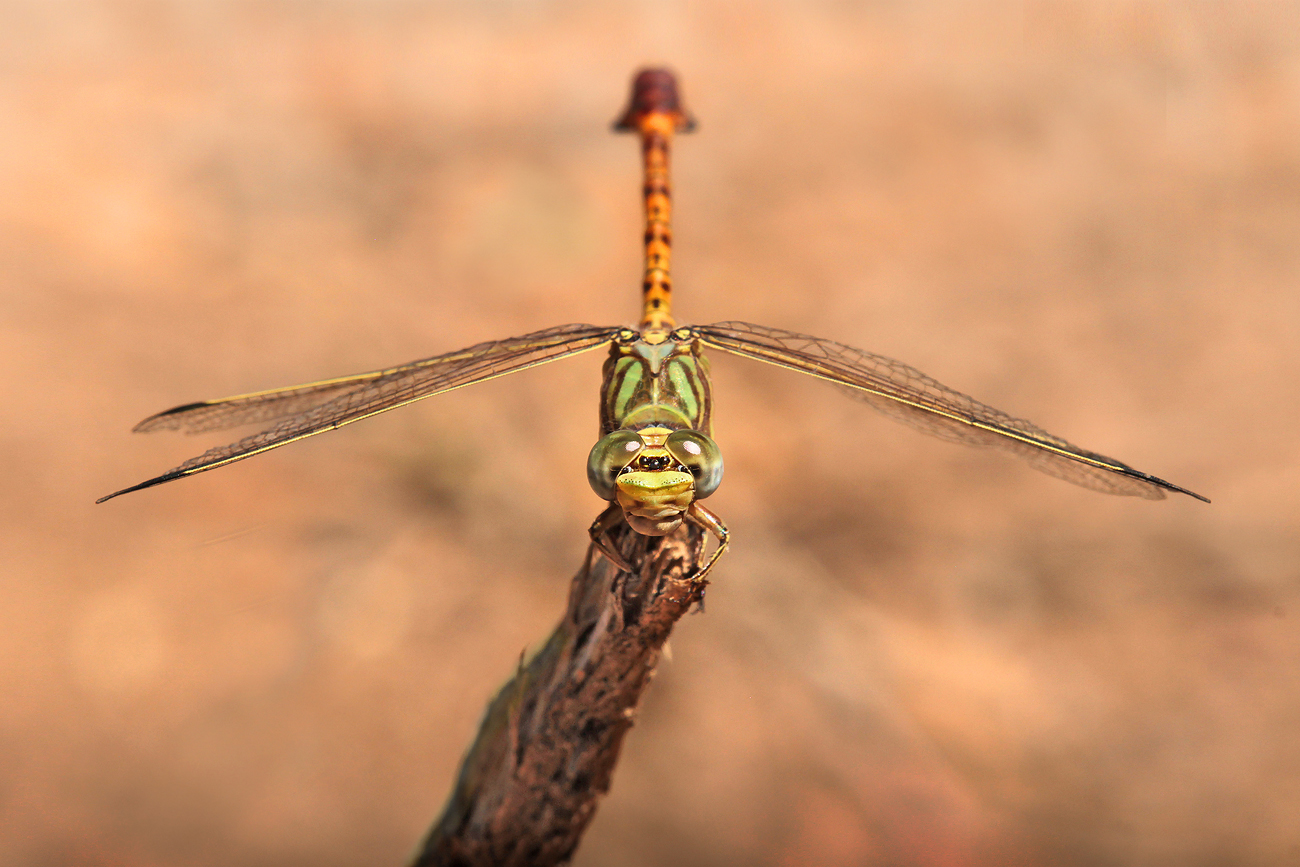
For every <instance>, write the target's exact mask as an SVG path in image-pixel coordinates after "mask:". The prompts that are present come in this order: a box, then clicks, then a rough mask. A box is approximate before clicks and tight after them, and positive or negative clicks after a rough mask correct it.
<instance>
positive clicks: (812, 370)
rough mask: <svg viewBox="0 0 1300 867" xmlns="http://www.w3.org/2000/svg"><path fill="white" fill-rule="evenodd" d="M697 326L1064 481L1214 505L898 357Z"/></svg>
mask: <svg viewBox="0 0 1300 867" xmlns="http://www.w3.org/2000/svg"><path fill="white" fill-rule="evenodd" d="M694 330H695V332H696V334H697V335H698V336H699V340H700V341H701V342H702V343H704V345H706V346H710V347H713V348H716V349H721V350H723V351H724V352H730V353H732V354H733V355H739V356H741V357H743V358H752V359H754V360H755V361H764V362H767V363H768V364H774V365H776V366H778V367H785V368H788V369H790V370H797V371H800V372H802V373H808V374H811V375H813V376H816V377H818V378H820V379H824V380H827V381H829V382H833V383H835V384H837V385H839V386H841V387H843V388H844V389H845V390H846V391H847V392H848V393H849V394H850V396H852V397H854V398H856V399H858V400H862V401H864V402H866V403H868V404H870V405H871V406H873V407H875V408H876V409H877V410H879V411H881V412H883V413H885V414H886V415H888V416H890V417H892V418H895V419H898V420H899V421H902V422H904V423H906V424H909V425H911V426H912V427H914V428H917V429H918V430H921V431H924V432H925V433H928V434H931V435H933V436H937V437H940V438H942V439H946V440H951V441H954V442H961V443H967V444H969V445H981V446H993V447H995V448H999V449H1002V450H1003V451H1009V452H1012V453H1013V454H1016V455H1018V456H1020V457H1021V458H1024V459H1025V460H1027V461H1028V462H1029V463H1030V464H1031V465H1032V466H1033V467H1034V468H1035V469H1037V470H1041V471H1042V472H1044V473H1047V474H1048V475H1052V476H1056V477H1057V478H1059V479H1064V480H1065V481H1067V482H1073V483H1074V484H1076V485H1082V486H1083V487H1085V488H1091V489H1093V490H1095V491H1104V492H1105V493H1108V494H1124V495H1128V496H1135V497H1144V498H1146V499H1149V500H1160V499H1164V496H1165V491H1177V492H1179V493H1182V494H1187V495H1189V496H1192V497H1195V498H1196V499H1198V500H1204V501H1205V502H1207V503H1208V502H1209V500H1206V499H1205V497H1202V496H1201V495H1200V494H1194V493H1192V492H1191V491H1189V490H1186V489H1185V488H1180V487H1178V486H1177V485H1174V484H1171V483H1169V482H1166V481H1165V480H1164V479H1159V478H1156V477H1155V476H1152V475H1148V474H1147V473H1143V472H1140V471H1139V470H1135V469H1133V468H1132V467H1130V466H1128V465H1127V464H1125V463H1122V462H1120V461H1117V460H1115V459H1114V458H1108V457H1106V456H1105V455H1099V454H1097V453H1096V452H1090V451H1088V450H1086V449H1081V448H1079V447H1078V446H1076V445H1073V444H1071V443H1069V442H1066V441H1065V440H1063V439H1061V438H1060V437H1057V436H1053V435H1052V434H1049V433H1048V432H1047V431H1045V430H1043V429H1042V428H1040V427H1038V426H1037V425H1034V424H1031V423H1030V422H1027V421H1025V420H1024V419H1019V418H1013V417H1011V416H1009V415H1007V414H1006V413H1004V412H1002V411H1001V410H997V409H994V408H993V407H991V406H986V405H985V404H982V403H980V402H979V401H977V400H975V399H974V398H972V397H969V396H967V395H965V394H962V393H961V392H959V391H954V390H953V389H951V388H948V387H947V386H946V385H943V384H942V383H940V382H937V381H936V380H934V379H932V378H931V377H929V376H926V375H925V374H924V373H922V372H921V371H919V370H917V369H916V368H914V367H909V366H908V365H906V364H903V363H902V362H901V361H895V360H894V359H892V358H886V357H884V356H883V355H874V354H872V353H870V352H864V351H862V350H861V349H854V348H853V347H851V346H845V345H844V344H842V343H835V342H834V341H831V340H822V339H821V338H819V337H810V336H808V335H806V334H797V333H795V332H793V331H785V330H783V329H780V328H767V327H764V326H762V325H751V324H749V323H747V322H719V323H717V324H714V325H702V326H696V327H695V328H694Z"/></svg>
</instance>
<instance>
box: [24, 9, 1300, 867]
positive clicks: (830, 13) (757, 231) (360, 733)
mask: <svg viewBox="0 0 1300 867" xmlns="http://www.w3.org/2000/svg"><path fill="white" fill-rule="evenodd" d="M1298 12H1300V7H1297V5H1296V4H1294V3H1267V4H1249V3H1231V4H1229V3H1168V4H1163V3H1155V2H1138V3H1119V2H1116V3H1112V2H1100V3H1086V2H1062V3H1050V2H1049V3H1040V2H1026V3H1023V4H1021V3H1004V2H983V3H981V2H974V3H972V2H950V3H901V2H900V3H892V2H881V3H849V2H801V3H788V4H782V3H771V2H751V3H743V4H742V3H726V2H690V3H688V2H670V0H656V2H642V3H627V4H622V3H598V2H549V3H548V2H528V0H517V2H506V0H500V2H447V3H416V2H395V0H394V2H381V0H371V2H362V0H355V2H342V0H340V2H317V3H311V2H270V3H251V2H248V3H235V2H229V3H221V2H147V0H139V2H114V3H86V2H59V3H45V2H36V0H33V2H18V0H7V2H4V3H2V4H0V324H2V325H3V331H2V333H3V338H2V339H0V362H2V363H3V369H4V370H5V371H6V376H5V387H4V396H5V400H4V407H3V411H2V412H0V462H2V463H0V466H2V468H3V469H2V477H3V484H2V485H0V509H2V510H3V525H4V529H3V545H2V546H0V588H2V590H0V696H3V699H2V700H0V862H3V863H5V864H15V865H65V864H86V865H229V864H259V865H298V864H301V865H307V864H311V865H344V864H349V865H350V864H360V863H365V864H376V865H382V864H400V863H402V861H403V859H404V858H405V857H406V856H407V855H408V853H410V852H411V851H412V849H413V847H414V846H415V844H416V842H417V841H418V839H419V838H420V837H421V835H422V834H423V832H424V829H425V828H426V826H427V824H428V823H429V822H430V820H431V819H432V818H433V817H434V815H435V814H436V813H437V811H438V810H439V808H440V806H441V804H442V801H443V799H444V797H445V796H446V793H447V791H448V787H449V784H450V780H451V777H452V775H453V773H454V771H455V768H456V765H457V762H458V760H459V757H460V754H461V751H462V749H463V748H464V746H465V744H466V743H467V742H468V740H469V738H470V736H471V734H472V732H473V730H474V727H475V723H476V720H477V718H478V715H479V713H480V710H481V708H482V706H483V704H484V702H485V701H486V700H487V698H488V697H489V695H490V694H491V693H492V691H493V690H494V689H495V688H496V686H497V685H498V684H499V683H500V682H501V681H502V680H503V679H504V678H505V677H506V675H507V674H508V673H509V672H510V670H511V667H512V666H513V665H514V664H515V662H516V660H517V659H518V657H519V654H520V652H521V651H522V650H523V649H524V648H525V647H526V646H528V645H529V644H530V643H531V642H534V641H536V640H538V639H540V638H541V637H543V636H544V635H545V634H546V633H547V632H548V631H549V629H550V628H551V626H552V624H553V622H554V620H555V618H557V617H558V615H559V613H560V611H561V608H562V603H563V599H564V594H565V591H566V588H567V585H568V581H569V577H570V575H571V574H572V572H573V570H574V569H575V568H576V567H577V566H578V564H579V562H580V560H581V558H582V555H583V552H584V550H585V536H584V532H585V528H586V526H587V523H588V522H589V521H590V520H591V518H592V517H593V516H594V515H595V513H596V512H597V510H598V508H599V503H598V501H597V500H596V499H595V497H594V496H593V495H592V494H591V492H590V491H589V490H588V488H587V486H586V484H585V482H584V479H583V469H582V467H583V461H584V460H585V457H586V453H587V450H588V449H589V448H590V445H591V443H592V441H593V439H594V436H595V391H596V387H597V382H598V369H599V361H600V359H599V358H598V357H597V356H595V355H588V356H584V357H582V358H580V359H576V360H572V361H569V362H566V363H563V364H562V365H557V366H553V367H550V368H545V369H541V370H536V371H532V372H529V373H526V374H522V375H520V376H518V377H515V378H510V379H506V380H502V381H498V382H496V383H493V384H489V385H483V386H479V387H477V388H475V389H472V390H468V391H464V392H460V393H457V394H454V395H449V396H445V397H442V398H438V399H436V400H434V401H430V402H428V403H424V404H420V405H418V406H416V407H411V408H407V409H404V410H402V411H401V412H399V413H395V414H393V415H390V416H385V417H383V418H380V419H375V420H372V421H369V422H367V423H365V424H362V425H357V426H354V427H352V428H348V429H345V430H344V431H340V432H338V433H335V434H331V435H327V436H323V437H319V438H317V439H315V440H312V441H309V442H305V443H301V444H298V445H294V446H293V447H291V448H287V449H285V450H283V451H280V452H277V453H275V454H272V455H267V456H264V457H261V458H258V459H256V460H253V461H249V462H246V463H242V464H239V465H237V466H234V467H230V468H227V469H223V470H221V471H220V472H218V473H212V474H209V475H206V476H202V477H199V478H197V479H190V480H186V481H182V482H179V483H176V484H173V485H168V486H164V487H161V488H157V489H153V490H150V491H146V492H143V493H139V494H135V495H132V496H130V497H127V498H123V499H120V500H116V501H113V502H111V503H109V504H106V505H103V506H95V505H93V504H92V502H93V500H94V499H95V498H96V497H97V496H100V495H102V494H105V493H107V492H109V491H111V490H115V489H117V488H119V487H123V486H125V485H128V484H131V483H134V482H137V481H139V480H141V479H144V478H147V477H148V476H151V475H154V474H156V473H158V472H160V471H162V470H165V469H167V468H168V467H171V466H173V465H175V464H177V463H179V462H181V461H182V460H183V459H185V458H188V457H191V456H192V455H195V454H198V453H199V452H200V451H202V450H203V449H205V448H207V447H208V446H211V445H216V444H219V443H220V442H223V441H225V440H224V439H223V438H222V436H221V435H215V436H205V437H199V438H185V437H182V436H169V435H158V436H151V437H133V436H131V435H130V434H129V430H130V427H131V425H132V424H134V423H135V422H136V421H137V420H139V419H140V418H142V417H144V416H145V415H148V414H149V413H151V412H154V411H156V410H160V409H163V408H165V407H168V406H171V405H174V404H177V403H181V402H186V401H190V400H196V399H201V398H205V397H217V396H221V395H225V394H230V393H237V392H241V391H249V390H255V389H259V388H267V387H272V386H277V385H285V384H290V383H294V382H300V381H306V380H310V379H315V378H320V377H324V376H331V375H338V374H343V373H349V372H354V371H358V370H365V369H370V368H374V367H379V366H384V365H388V364H393V363H399V362H403V361H407V360H410V359H413V358H419V357H422V356H426V355H431V354H435V353H438V352H443V351H447V350H451V349H454V348H457V347H460V346H464V345H468V344H470V343H474V342H478V341H482V340H487V339H491V338H494V337H502V336H508V335H513V334H519V333H523V332H526V331H530V330H533V329H537V328H541V327H545V326H549V325H554V324H559V323H563V322H595V323H601V324H605V323H622V322H630V321H632V320H633V319H634V318H635V316H636V314H637V309H636V306H637V288H638V284H639V277H640V273H639V272H640V252H639V237H640V225H639V220H640V210H639V208H640V205H639V200H638V198H637V196H638V189H639V176H638V162H637V152H636V146H635V141H634V140H633V139H631V138H628V137H620V136H614V135H612V134H610V133H609V131H608V125H609V122H610V121H611V120H612V119H613V118H614V116H615V115H616V113H617V112H618V111H619V109H620V108H622V105H623V102H624V100H625V98H626V88H627V82H628V79H629V77H630V75H631V73H632V72H633V70H634V69H635V68H636V67H638V66H640V65H643V64H645V63H654V62H668V63H671V64H672V65H673V66H674V67H675V68H676V69H677V70H678V71H679V72H680V74H681V76H682V80H683V83H684V92H685V98H686V100H687V102H688V104H689V106H690V107H691V108H692V109H693V110H694V112H695V113H696V115H697V116H698V117H699V119H700V130H699V133H698V134H697V135H695V136H692V137H689V138H684V139H682V140H681V141H680V145H679V147H678V148H677V151H676V160H675V173H676V181H677V195H676V204H677V213H676V222H675V229H676V238H677V247H676V258H675V266H676V275H677V290H678V305H677V309H678V312H679V314H680V318H681V319H683V320H685V321H699V322H711V321H717V320H721V319H732V318H735V319H745V320H752V321H754V322H759V323H764V324H771V325H779V326H784V327H788V328H794V329H797V330H802V331H806V332H809V333H814V334H819V335H823V336H827V337H832V338H835V339H839V340H842V341H844V342H847V343H850V344H853V345H858V346H862V347H865V348H868V349H871V350H873V351H876V352H881V353H885V354H888V355H892V356H895V357H899V358H902V359H904V360H906V361H908V362H910V363H912V364H914V365H916V366H918V367H920V368H922V369H923V370H925V371H926V372H928V373H930V374H932V375H934V376H936V377H937V378H939V379H941V380H942V381H944V382H946V383H948V384H951V385H952V386H954V387H957V388H959V389H962V390H964V391H967V392H969V393H971V394H973V395H975V396H976V397H978V398H980V399H982V400H985V401H987V402H989V403H992V404H993V405H995V406H998V407H1001V408H1004V409H1007V410H1008V411H1010V412H1012V413H1014V414H1018V415H1024V416H1026V417H1029V418H1031V419H1033V420H1034V421H1036V422H1038V423H1039V424H1041V425H1043V426H1044V427H1046V428H1048V429H1049V430H1051V431H1053V432H1055V433H1059V434H1061V435H1063V436H1065V437H1068V438H1070V439H1071V440H1074V441H1075V442H1078V443H1080V444H1082V445H1084V446H1087V447H1090V448H1094V449H1096V450H1099V451H1102V452H1104V453H1107V454H1114V455H1116V456H1118V457H1120V458H1122V459H1124V460H1126V461H1129V462H1131V463H1133V464H1134V465H1136V466H1138V467H1140V468H1142V469H1145V470H1148V471H1150V472H1154V473H1156V474H1158V475H1161V476H1165V477H1167V478H1169V479H1171V480H1173V481H1175V482H1178V483H1180V484H1184V485H1186V486H1188V487H1190V488H1192V489H1194V490H1197V491H1199V492H1202V493H1204V494H1206V495H1208V496H1210V497H1212V498H1213V499H1214V504H1213V505H1210V506H1206V505H1203V504H1200V503H1197V502H1195V501H1193V500H1191V499H1189V498H1184V497H1179V498H1176V499H1171V500H1169V501H1167V502H1157V503H1153V502H1145V501H1141V500H1133V499H1122V498H1114V497H1107V496H1103V495H1100V494H1095V493H1092V492H1089V491H1086V490H1083V489H1079V488H1075V487H1072V486H1070V485H1067V484H1065V483H1062V482H1059V481H1056V480H1054V479H1051V478H1048V477H1046V476H1043V475H1041V474H1038V473H1035V472H1034V471H1032V470H1031V469H1029V468H1026V467H1025V466H1022V465H1020V464H1019V463H1017V462H1016V461H1015V460H1014V459H1012V458H1009V457H1005V456H1002V455H998V454H989V453H982V452H978V451H974V450H968V449H962V448H959V447H957V446H953V445H949V444H945V443H942V442H939V441H936V440H932V439H929V438H927V437H924V436H921V435H919V434H916V433H914V432H912V431H910V430H908V429H906V428H903V427H899V426H897V425H895V424H893V423H892V422H890V421H888V420H886V419H884V418H883V417H880V416H878V415H876V414H874V413H872V412H871V411H870V410H869V409H867V408H865V407H863V406H861V405H859V404H854V403H852V402H850V401H846V400H844V399H843V397H842V396H841V395H840V394H838V393H837V392H836V391H835V390H834V389H829V388H826V387H824V386H821V385H819V384H818V383H816V382H815V381H812V380H804V379H802V378H799V377H796V376H794V375H792V374H787V373H784V372H781V371H776V370H768V369H760V368H758V367H757V366H752V365H749V364H747V363H745V362H743V361H739V360H732V359H716V360H715V362H714V368H715V374H716V376H715V385H716V390H717V394H718V408H717V425H718V427H717V438H718V440H719V441H720V442H721V444H722V446H723V448H724V450H725V453H726V456H727V461H728V464H727V466H728V470H727V472H728V475H727V481H726V483H725V484H724V485H723V487H722V489H721V491H720V492H719V493H718V494H717V495H716V497H715V498H714V499H713V500H711V504H712V505H713V506H714V507H715V508H716V510H717V511H719V512H720V513H721V514H722V515H723V516H724V517H725V518H726V519H727V520H728V522H729V524H730V526H731V529H732V532H733V534H734V548H733V552H732V553H731V554H729V555H728V556H727V558H726V559H725V561H724V562H723V564H722V565H721V567H720V569H719V571H718V573H717V576H716V584H715V586H714V587H713V588H712V590H711V592H710V595H709V598H708V606H707V611H706V613H705V614H703V615H702V616H692V617H689V618H687V619H686V620H685V621H684V622H683V623H682V624H681V625H680V626H679V628H678V630H677V632H676V633H675V635H674V638H673V642H672V648H673V657H674V659H673V661H672V662H671V663H670V664H667V665H665V666H664V668H663V669H662V670H661V672H660V674H659V677H658V679H657V681H656V683H655V684H654V686H653V688H652V689H651V691H650V694H649V697H648V699H647V701H646V703H645V705H644V707H643V710H642V714H641V716H640V720H639V722H638V725H637V726H636V728H635V729H634V730H633V731H632V733H631V735H630V736H629V738H628V740H627V743H626V746H625V751H624V758H623V761H622V763H621V766H620V768H619V770H618V773H617V774H616V777H615V781H614V790H613V792H612V794H611V795H610V796H609V798H608V799H607V800H606V801H605V802H604V804H603V806H602V807H601V809H600V812H599V813H598V815H597V817H596V819H595V822H594V824H593V826H592V828H591V830H590V833H589V834H588V836H587V838H586V841H585V843H584V845H583V847H582V849H581V850H580V852H579V855H578V857H577V860H576V863H577V864H579V865H635V867H641V865H645V867H649V865H700V867H705V865H727V864H745V865H783V867H795V865H867V864H876V865H1002V864H1023V865H1046V864H1066V865H1093V864H1096V865H1119V864H1136V865H1211V864H1213V865H1224V864H1233V865H1238V864H1240V865H1266V864H1267V865H1272V864H1278V865H1282V864H1295V863H1300V674H1298V672H1300V637H1298V636H1297V631H1298V629H1300V534H1297V510H1298V509H1300V460H1298V456H1300V445H1298V443H1297V433H1296V427H1297V425H1296V422H1297V417H1298V415H1300V414H1298V413H1297V400H1298V397H1297V395H1298V393H1300V363H1298V360H1300V353H1298V352H1297V349H1296V338H1297V329H1298V325H1297V323H1300V300H1298V299H1300V293H1298V292H1297V280H1298V278H1300V244H1297V237H1298V234H1297V233H1298V232H1300V14H1297V13H1298Z"/></svg>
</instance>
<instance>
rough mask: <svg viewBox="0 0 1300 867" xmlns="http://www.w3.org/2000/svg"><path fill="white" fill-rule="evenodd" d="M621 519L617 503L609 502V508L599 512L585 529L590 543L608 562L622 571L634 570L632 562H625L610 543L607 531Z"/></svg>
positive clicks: (621, 515)
mask: <svg viewBox="0 0 1300 867" xmlns="http://www.w3.org/2000/svg"><path fill="white" fill-rule="evenodd" d="M621 520H623V510H622V509H621V508H619V506H618V504H617V503H610V504H609V508H607V509H605V511H603V512H601V513H600V517H598V518H597V519H596V520H594V521H592V522H591V528H590V529H589V530H588V531H587V532H588V534H589V535H590V536H591V544H592V545H594V546H595V547H596V550H598V551H600V553H602V554H604V555H605V557H606V558H608V559H609V562H611V563H613V564H614V565H615V566H617V567H618V568H620V569H622V570H623V571H624V572H635V571H636V569H634V568H633V567H632V564H631V563H629V562H627V558H626V557H624V556H623V555H622V554H620V553H619V552H618V550H617V549H615V548H614V546H613V545H611V544H610V539H609V531H610V530H612V529H614V527H616V526H618V522H619V521H621Z"/></svg>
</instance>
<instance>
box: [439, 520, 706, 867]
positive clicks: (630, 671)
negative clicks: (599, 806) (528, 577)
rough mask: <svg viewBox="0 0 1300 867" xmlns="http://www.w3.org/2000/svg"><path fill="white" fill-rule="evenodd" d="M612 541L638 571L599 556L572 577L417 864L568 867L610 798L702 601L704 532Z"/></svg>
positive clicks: (499, 697) (481, 735) (489, 718)
mask: <svg viewBox="0 0 1300 867" xmlns="http://www.w3.org/2000/svg"><path fill="white" fill-rule="evenodd" d="M609 535H610V537H611V538H612V541H613V543H614V544H615V545H616V546H617V549H618V550H619V551H621V552H622V553H623V555H624V557H626V558H627V560H628V562H629V563H630V564H631V565H633V566H635V567H636V572H635V573H628V572H622V571H620V570H619V569H618V568H617V567H615V566H614V565H613V564H612V563H610V562H609V560H608V559H607V558H605V557H603V556H601V555H600V554H598V553H590V552H589V553H588V557H587V561H586V563H584V565H583V567H582V569H581V570H579V572H578V574H577V575H576V576H574V579H573V584H572V586H571V588H570V591H569V603H568V610H567V611H566V612H565V614H564V619H563V620H561V621H560V624H559V626H557V627H556V629H555V631H554V632H553V633H551V636H550V638H549V639H548V640H547V641H546V643H545V645H543V646H542V648H541V649H540V650H539V651H537V653H535V654H534V655H533V656H532V657H531V658H529V659H526V660H525V659H521V661H520V666H519V668H518V670H517V671H516V672H515V676H514V677H513V678H511V680H510V681H509V682H508V683H507V684H506V685H505V686H504V687H502V688H501V690H500V692H498V693H497V694H496V696H495V697H494V698H493V699H492V701H491V702H490V703H489V704H488V708H487V712H486V713H485V714H484V718H483V722H482V724H481V725H480V727H479V732H478V736H477V737H476V738H475V740H474V743H473V744H472V745H471V746H470V748H469V751H468V752H467V753H466V755H465V759H464V761H463V762H462V764H461V768H460V774H459V776H458V778H457V780H456V785H455V788H454V789H453V790H452V794H451V798H450V800H449V801H448V803H447V806H446V807H445V808H444V810H443V813H442V815H441V816H440V817H439V818H438V820H437V822H435V823H434V826H433V828H432V829H431V830H430V832H429V836H428V838H427V839H426V840H425V842H424V845H423V846H422V847H421V851H420V854H419V855H418V857H417V858H416V859H415V861H414V862H413V864H414V865H415V867H434V865H437V867H452V865H455V867H478V865H520V867H524V865H527V867H544V865H551V864H562V863H565V862H566V861H568V859H569V858H570V857H571V856H572V855H573V851H574V849H576V848H577V846H578V841H579V839H580V838H581V836H582V832H583V831H584V830H585V829H586V827H587V823H589V822H590V821H591V818H592V816H593V815H595V812H596V803H597V800H598V798H599V797H600V796H601V795H603V794H604V793H605V792H606V791H608V790H609V785H610V778H611V777H612V776H613V773H614V765H615V763H616V762H617V761H618V753H619V749H620V748H621V747H622V744H623V735H624V734H626V733H627V730H628V729H629V728H631V727H632V722H633V719H634V717H635V713H636V707H637V704H638V702H639V701H640V699H641V694H642V692H644V690H645V688H646V686H647V685H649V682H650V678H651V676H652V675H653V674H654V668H655V665H656V663H658V661H659V652H660V648H662V647H663V644H664V642H665V641H666V640H667V639H668V633H669V632H670V631H672V628H673V624H674V623H676V622H677V620H678V619H679V618H680V617H681V616H682V615H683V614H685V613H686V612H687V611H689V610H690V608H691V606H693V605H694V604H695V603H697V602H701V601H702V600H703V598H704V587H705V585H706V584H707V582H697V581H692V580H690V578H688V577H687V576H689V575H691V574H692V573H693V572H694V571H695V564H696V563H698V562H699V557H700V554H701V552H702V550H703V547H704V534H703V532H702V531H701V530H699V529H698V528H696V527H694V526H691V525H689V524H683V525H682V527H680V528H679V529H678V530H677V531H676V532H675V533H674V534H672V535H670V536H663V537H649V536H642V535H639V534H637V533H634V532H632V530H631V529H630V528H628V526H627V525H626V523H620V524H619V526H618V527H616V528H614V529H613V530H612V531H610V534H609Z"/></svg>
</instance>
